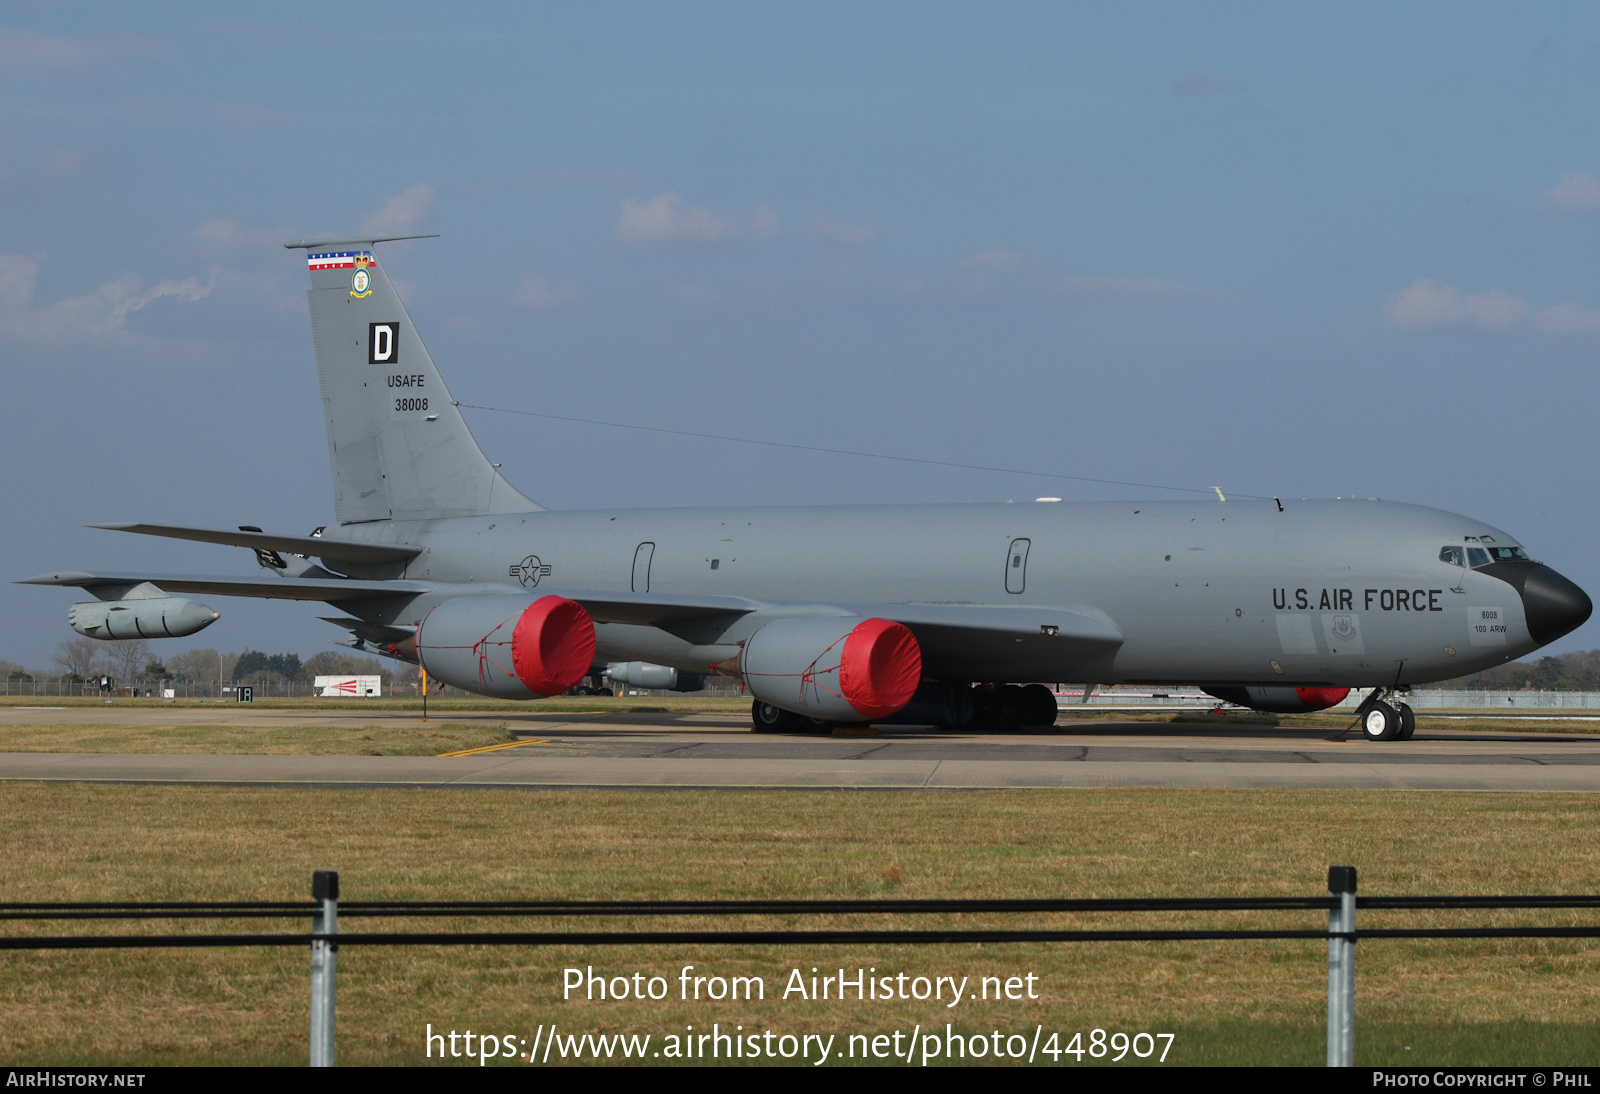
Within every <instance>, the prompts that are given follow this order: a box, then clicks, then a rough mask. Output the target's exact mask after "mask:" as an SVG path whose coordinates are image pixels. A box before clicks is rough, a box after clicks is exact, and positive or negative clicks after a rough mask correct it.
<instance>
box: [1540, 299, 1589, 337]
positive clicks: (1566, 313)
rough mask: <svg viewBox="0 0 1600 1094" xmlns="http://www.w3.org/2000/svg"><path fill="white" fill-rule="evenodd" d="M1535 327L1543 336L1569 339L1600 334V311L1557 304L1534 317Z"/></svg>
mask: <svg viewBox="0 0 1600 1094" xmlns="http://www.w3.org/2000/svg"><path fill="white" fill-rule="evenodd" d="M1533 327H1534V329H1535V330H1537V331H1539V332H1540V333H1541V334H1555V335H1566V336H1568V337H1573V336H1584V335H1596V334H1600V309H1597V308H1585V307H1583V306H1582V305H1581V304H1555V305H1552V306H1551V307H1548V308H1545V309H1543V310H1542V311H1540V312H1539V313H1538V314H1537V315H1535V316H1534V317H1533Z"/></svg>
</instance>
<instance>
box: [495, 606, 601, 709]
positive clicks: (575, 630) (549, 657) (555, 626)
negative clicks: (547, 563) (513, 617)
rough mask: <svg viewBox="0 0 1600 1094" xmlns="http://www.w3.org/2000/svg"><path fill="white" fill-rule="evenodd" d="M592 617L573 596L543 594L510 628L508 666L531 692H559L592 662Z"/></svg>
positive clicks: (546, 693)
mask: <svg viewBox="0 0 1600 1094" xmlns="http://www.w3.org/2000/svg"><path fill="white" fill-rule="evenodd" d="M594 648H595V639H594V621H593V620H592V619H590V618H589V613H588V611H587V610H586V609H585V608H584V606H583V605H582V604H579V603H578V602H577V601H576V600H568V599H567V598H566V597H563V596H545V597H540V598H539V599H538V600H535V601H534V602H533V603H532V604H529V605H528V608H527V610H526V611H524V612H523V613H522V617H521V618H520V619H518V620H517V625H516V627H515V628H513V630H512V632H511V667H512V668H513V669H514V670H515V671H516V674H517V678H518V679H519V680H521V681H522V682H523V684H524V685H526V686H527V689H528V690H529V691H531V692H533V693H534V694H535V695H540V696H545V695H560V694H561V693H562V692H564V691H566V690H567V689H568V688H570V687H572V686H573V685H575V684H577V683H578V681H580V680H582V679H583V678H584V677H585V676H587V675H588V674H589V668H590V666H591V665H593V664H594Z"/></svg>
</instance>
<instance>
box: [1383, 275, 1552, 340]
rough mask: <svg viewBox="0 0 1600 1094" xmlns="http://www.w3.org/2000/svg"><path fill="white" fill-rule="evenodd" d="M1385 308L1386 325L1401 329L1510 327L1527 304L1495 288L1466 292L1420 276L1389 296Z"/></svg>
mask: <svg viewBox="0 0 1600 1094" xmlns="http://www.w3.org/2000/svg"><path fill="white" fill-rule="evenodd" d="M1385 311H1386V313H1387V315H1388V317H1389V325H1390V326H1391V327H1399V328H1401V329H1402V330H1426V329H1429V328H1435V327H1478V328H1480V329H1482V330H1510V329H1511V328H1512V327H1514V326H1516V325H1517V324H1518V323H1520V322H1521V321H1522V320H1523V319H1524V318H1526V317H1527V315H1528V311H1529V308H1528V303H1527V301H1525V300H1523V299H1521V298H1520V297H1516V296H1512V295H1511V294H1510V293H1506V292H1501V291H1500V290H1499V289H1490V290H1489V291H1488V292H1482V293H1477V294H1475V295H1468V294H1465V293H1463V292H1461V290H1459V289H1454V288H1451V287H1450V286H1449V285H1445V284H1442V283H1441V282H1438V281H1434V280H1432V279H1431V278H1425V277H1424V278H1418V279H1417V280H1416V281H1413V282H1412V283H1411V285H1410V286H1409V287H1408V288H1405V289H1403V290H1401V291H1400V292H1398V293H1396V294H1395V295H1394V296H1392V297H1390V298H1389V303H1388V305H1387V307H1386V309H1385Z"/></svg>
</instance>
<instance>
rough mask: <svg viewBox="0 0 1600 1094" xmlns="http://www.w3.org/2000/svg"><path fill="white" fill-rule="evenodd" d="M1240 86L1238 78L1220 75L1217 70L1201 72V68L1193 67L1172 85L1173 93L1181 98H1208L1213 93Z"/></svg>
mask: <svg viewBox="0 0 1600 1094" xmlns="http://www.w3.org/2000/svg"><path fill="white" fill-rule="evenodd" d="M1238 86H1239V83H1238V81H1237V80H1230V79H1228V77H1226V76H1219V75H1217V74H1216V73H1215V72H1201V71H1200V70H1199V69H1193V70H1191V71H1190V72H1188V73H1186V74H1185V75H1184V77H1183V79H1181V80H1179V81H1178V82H1177V83H1175V84H1173V85H1172V93H1173V94H1174V95H1176V96H1178V97H1179V98H1207V97H1209V96H1211V95H1221V94H1222V93H1223V92H1225V91H1232V90H1233V89H1234V88H1236V87H1238Z"/></svg>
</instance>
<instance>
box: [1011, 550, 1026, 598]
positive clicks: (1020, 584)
mask: <svg viewBox="0 0 1600 1094" xmlns="http://www.w3.org/2000/svg"><path fill="white" fill-rule="evenodd" d="M1027 586H1028V541H1027V540H1025V539H1014V540H1012V541H1011V549H1010V550H1009V551H1007V552H1006V592H1008V593H1020V592H1022V590H1023V589H1025V588H1027Z"/></svg>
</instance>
